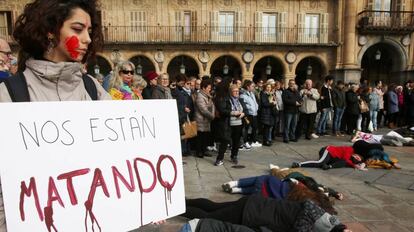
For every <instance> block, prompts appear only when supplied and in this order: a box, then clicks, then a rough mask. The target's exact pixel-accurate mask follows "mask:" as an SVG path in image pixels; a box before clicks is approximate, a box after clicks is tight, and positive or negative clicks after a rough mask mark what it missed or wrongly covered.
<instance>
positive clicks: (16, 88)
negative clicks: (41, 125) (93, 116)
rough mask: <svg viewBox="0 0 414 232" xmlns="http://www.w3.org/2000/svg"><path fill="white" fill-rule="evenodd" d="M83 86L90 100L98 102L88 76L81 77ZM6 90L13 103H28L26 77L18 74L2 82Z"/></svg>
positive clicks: (94, 87) (96, 92) (92, 83)
mask: <svg viewBox="0 0 414 232" xmlns="http://www.w3.org/2000/svg"><path fill="white" fill-rule="evenodd" d="M82 79H83V84H84V85H85V89H86V91H87V92H88V94H89V96H90V97H91V99H92V100H94V101H95V100H98V91H97V89H96V85H95V83H94V82H93V80H92V79H91V77H89V75H88V74H84V75H83V76H82ZM4 83H5V84H6V87H7V90H8V91H9V95H10V98H11V99H12V101H13V102H29V101H30V96H29V90H28V89H27V82H26V77H25V76H24V75H23V73H22V72H18V73H17V74H16V75H14V76H11V77H9V78H7V79H6V80H4Z"/></svg>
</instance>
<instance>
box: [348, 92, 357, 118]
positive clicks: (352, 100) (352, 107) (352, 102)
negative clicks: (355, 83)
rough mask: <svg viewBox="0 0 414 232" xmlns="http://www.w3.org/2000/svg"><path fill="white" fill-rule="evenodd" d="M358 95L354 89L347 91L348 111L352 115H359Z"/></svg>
mask: <svg viewBox="0 0 414 232" xmlns="http://www.w3.org/2000/svg"><path fill="white" fill-rule="evenodd" d="M358 102H359V100H358V95H357V94H356V93H355V92H354V91H352V90H348V92H346V112H347V113H348V114H351V115H359V113H360V110H359V104H358Z"/></svg>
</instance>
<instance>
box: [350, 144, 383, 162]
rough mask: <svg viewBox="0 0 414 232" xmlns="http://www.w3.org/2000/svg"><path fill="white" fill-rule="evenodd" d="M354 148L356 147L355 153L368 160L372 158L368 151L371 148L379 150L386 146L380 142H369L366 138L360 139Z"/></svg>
mask: <svg viewBox="0 0 414 232" xmlns="http://www.w3.org/2000/svg"><path fill="white" fill-rule="evenodd" d="M352 148H353V149H354V152H355V154H358V155H360V156H362V157H363V158H364V160H367V159H369V158H371V157H370V156H369V155H368V153H369V151H370V150H373V149H377V150H381V151H383V150H384V147H383V146H382V145H381V144H378V143H368V142H366V141H364V140H358V141H356V142H355V143H354V144H353V145H352Z"/></svg>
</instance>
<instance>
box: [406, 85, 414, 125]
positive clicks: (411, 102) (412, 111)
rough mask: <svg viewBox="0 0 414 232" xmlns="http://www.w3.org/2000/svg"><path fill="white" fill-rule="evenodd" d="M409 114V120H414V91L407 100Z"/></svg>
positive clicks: (409, 93) (412, 90) (410, 92)
mask: <svg viewBox="0 0 414 232" xmlns="http://www.w3.org/2000/svg"><path fill="white" fill-rule="evenodd" d="M406 104H407V114H408V117H409V118H414V89H411V90H410V91H409V92H408V94H407V99H406Z"/></svg>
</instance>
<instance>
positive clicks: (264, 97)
mask: <svg viewBox="0 0 414 232" xmlns="http://www.w3.org/2000/svg"><path fill="white" fill-rule="evenodd" d="M275 107H276V101H275V96H274V95H273V94H272V86H271V84H265V85H264V89H263V91H262V92H261V93H260V122H261V124H262V125H263V145H265V146H271V145H272V127H273V125H274V123H275V119H274V116H273V114H274V113H273V112H274V110H275Z"/></svg>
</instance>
